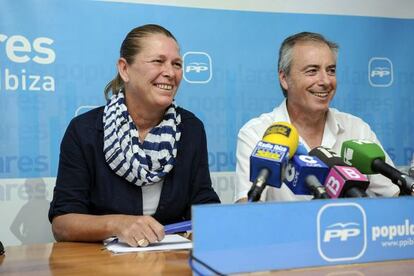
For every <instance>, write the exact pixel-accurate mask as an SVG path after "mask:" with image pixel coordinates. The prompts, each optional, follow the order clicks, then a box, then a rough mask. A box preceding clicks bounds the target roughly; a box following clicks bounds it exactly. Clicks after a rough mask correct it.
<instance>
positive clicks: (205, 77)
mask: <svg viewBox="0 0 414 276" xmlns="http://www.w3.org/2000/svg"><path fill="white" fill-rule="evenodd" d="M183 59H184V80H185V81H187V82H189V83H208V82H209V81H210V80H211V78H212V76H213V68H212V63H211V57H210V56H209V55H208V54H207V53H204V52H187V53H185V54H184V56H183Z"/></svg>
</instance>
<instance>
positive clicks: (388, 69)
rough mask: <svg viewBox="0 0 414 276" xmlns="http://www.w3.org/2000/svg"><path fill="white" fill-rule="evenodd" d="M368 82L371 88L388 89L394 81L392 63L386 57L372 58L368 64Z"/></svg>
mask: <svg viewBox="0 0 414 276" xmlns="http://www.w3.org/2000/svg"><path fill="white" fill-rule="evenodd" d="M368 74H369V75H368V80H369V84H370V85H371V86H373V87H388V86H391V85H392V83H393V81H394V73H393V69H392V62H391V60H390V59H389V58H386V57H373V58H371V59H370V60H369V63H368Z"/></svg>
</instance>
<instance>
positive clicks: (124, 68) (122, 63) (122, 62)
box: [117, 57, 129, 83]
mask: <svg viewBox="0 0 414 276" xmlns="http://www.w3.org/2000/svg"><path fill="white" fill-rule="evenodd" d="M117 67H118V73H119V75H120V76H121V78H122V80H123V81H124V82H125V83H126V82H128V81H129V75H128V62H127V61H126V59H124V58H122V57H121V58H119V59H118V63H117Z"/></svg>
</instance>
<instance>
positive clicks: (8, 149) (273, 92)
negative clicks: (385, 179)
mask: <svg viewBox="0 0 414 276" xmlns="http://www.w3.org/2000/svg"><path fill="white" fill-rule="evenodd" d="M163 2H165V3H163ZM413 18H414V5H413V4H412V3H411V2H410V1H409V0H399V1H397V0H389V1H388V0H382V1H374V0H370V1H357V0H352V1H339V0H337V1H299V0H296V1H289V2H286V3H285V2H284V1H283V0H280V1H279V0H278V1H272V0H255V1H250V0H249V1H223V2H222V1H212V0H211V1H173V2H172V1H132V0H131V1H99V0H96V1H93V0H74V1H58V0H30V1H29V0H22V1H14V0H5V1H2V2H1V3H0V117H1V123H0V216H1V217H0V225H1V227H0V239H1V240H2V241H3V242H4V243H5V244H6V245H16V244H21V243H23V244H27V243H33V242H44V241H51V240H53V239H52V236H51V232H50V226H49V222H48V221H47V210H48V207H49V202H50V199H51V197H52V191H53V186H54V181H55V177H56V172H57V165H58V157H59V144H60V141H61V138H62V135H63V133H64V131H65V129H66V127H67V125H68V123H69V121H70V120H71V119H72V118H73V117H74V116H76V114H80V113H82V112H85V111H87V110H89V109H91V108H92V107H95V106H99V105H103V104H104V103H105V101H104V96H103V88H104V86H105V85H106V83H107V82H108V81H109V80H110V79H112V78H113V76H114V75H115V73H116V68H115V64H116V61H117V58H118V55H119V46H120V44H121V41H122V39H123V38H124V36H125V35H126V33H127V32H128V31H129V30H130V29H132V28H133V27H135V26H139V25H143V24H147V23H157V24H161V25H163V26H165V27H166V28H168V29H169V30H171V31H172V33H174V35H175V36H176V37H177V39H178V41H179V42H180V46H181V51H182V55H183V58H184V79H183V81H182V84H181V87H180V90H179V94H178V96H177V102H178V104H179V105H180V106H183V107H185V108H187V109H189V110H191V111H193V112H194V113H195V114H196V115H197V116H198V117H199V118H200V119H201V120H202V121H203V122H204V124H205V127H206V131H207V138H208V149H209V164H210V169H211V172H212V178H213V181H214V186H215V188H216V190H217V191H218V193H219V194H220V196H221V197H222V199H223V200H224V201H225V202H231V201H232V193H233V190H234V178H233V174H234V173H233V172H234V170H235V148H236V137H237V132H238V130H239V128H240V127H241V126H242V125H243V124H244V123H245V122H246V121H248V120H249V119H250V118H252V117H255V116H257V115H259V114H261V113H263V112H268V111H270V110H271V109H273V107H274V106H275V105H277V104H279V102H280V101H281V100H282V99H283V96H282V92H281V91H280V88H279V84H278V80H277V68H276V67H277V66H276V63H277V51H278V48H279V45H280V43H281V41H282V40H283V39H284V38H285V37H286V36H288V35H290V34H293V33H296V32H300V31H313V32H320V33H322V34H324V35H325V36H326V37H328V38H329V39H331V40H333V41H336V42H338V43H339V44H340V47H341V48H340V54H339V60H338V91H337V95H336V97H335V99H334V102H333V106H334V107H337V108H338V109H340V110H342V111H346V112H350V113H353V114H355V115H357V116H360V117H362V118H363V119H364V120H365V121H367V122H368V123H369V124H370V125H371V126H372V128H373V129H374V130H375V132H376V133H377V135H378V136H379V138H380V140H381V141H382V143H383V145H384V146H385V148H386V150H387V151H388V153H389V154H390V155H391V157H392V158H393V160H394V162H395V163H396V164H397V165H399V166H404V165H407V163H408V162H409V160H410V158H411V156H412V154H413V152H414V143H413V138H414V133H413V130H414V120H413V113H412V108H413V106H414V93H413V91H414V67H413V60H414V54H413V49H414V20H413Z"/></svg>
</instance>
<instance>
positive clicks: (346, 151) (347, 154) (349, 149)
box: [341, 140, 385, 174]
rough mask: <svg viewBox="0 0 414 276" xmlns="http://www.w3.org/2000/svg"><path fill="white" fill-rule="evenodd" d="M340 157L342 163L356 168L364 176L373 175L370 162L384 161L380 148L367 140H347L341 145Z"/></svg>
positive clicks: (383, 154)
mask: <svg viewBox="0 0 414 276" xmlns="http://www.w3.org/2000/svg"><path fill="white" fill-rule="evenodd" d="M341 156H342V159H343V160H344V162H345V163H346V164H348V165H351V166H353V167H355V168H357V169H358V170H359V171H360V172H362V173H364V174H375V173H376V172H375V171H373V169H372V162H373V161H374V160H376V159H380V160H382V161H385V153H384V151H383V150H382V148H381V147H380V146H379V145H378V144H376V143H373V142H371V141H367V140H348V141H345V142H344V143H343V144H342V148H341Z"/></svg>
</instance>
